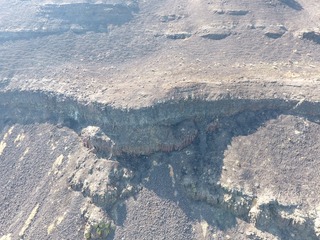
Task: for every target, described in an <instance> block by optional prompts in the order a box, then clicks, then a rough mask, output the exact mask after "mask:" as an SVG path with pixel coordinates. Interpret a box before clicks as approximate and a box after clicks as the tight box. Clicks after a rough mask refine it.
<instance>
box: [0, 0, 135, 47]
mask: <svg viewBox="0 0 320 240" xmlns="http://www.w3.org/2000/svg"><path fill="white" fill-rule="evenodd" d="M138 11H139V7H138V4H137V3H133V4H130V5H127V4H102V3H101V4H90V3H74V4H62V5H58V4H47V5H44V6H42V7H41V8H40V12H39V13H38V17H41V18H46V19H47V24H48V26H47V28H48V30H35V31H28V30H26V31H18V32H16V31H15V32H10V31H6V32H0V43H1V42H6V41H17V40H30V39H34V38H41V37H46V36H50V35H61V34H63V33H67V32H73V33H76V34H84V33H86V32H96V33H104V32H108V26H109V25H116V26H120V25H123V24H125V23H127V22H129V21H130V20H132V18H133V15H134V13H136V12H138ZM55 21H58V22H59V21H63V24H64V25H63V27H57V26H56V23H55Z"/></svg>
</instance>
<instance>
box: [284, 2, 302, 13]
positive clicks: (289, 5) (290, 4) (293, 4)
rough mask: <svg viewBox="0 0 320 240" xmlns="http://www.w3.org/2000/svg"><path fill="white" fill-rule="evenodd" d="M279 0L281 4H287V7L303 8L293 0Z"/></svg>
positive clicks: (298, 9)
mask: <svg viewBox="0 0 320 240" xmlns="http://www.w3.org/2000/svg"><path fill="white" fill-rule="evenodd" d="M280 2H282V3H283V4H285V5H287V6H288V7H290V8H292V9H294V10H297V11H301V10H303V7H302V5H301V4H300V3H299V2H297V1H295V0H280Z"/></svg>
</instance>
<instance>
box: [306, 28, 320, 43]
mask: <svg viewBox="0 0 320 240" xmlns="http://www.w3.org/2000/svg"><path fill="white" fill-rule="evenodd" d="M302 38H303V39H307V40H309V41H313V42H315V43H317V44H320V34H319V33H317V32H314V31H311V32H304V33H303V34H302Z"/></svg>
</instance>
